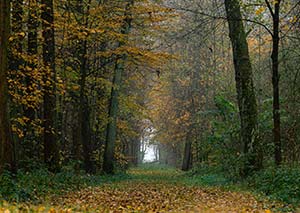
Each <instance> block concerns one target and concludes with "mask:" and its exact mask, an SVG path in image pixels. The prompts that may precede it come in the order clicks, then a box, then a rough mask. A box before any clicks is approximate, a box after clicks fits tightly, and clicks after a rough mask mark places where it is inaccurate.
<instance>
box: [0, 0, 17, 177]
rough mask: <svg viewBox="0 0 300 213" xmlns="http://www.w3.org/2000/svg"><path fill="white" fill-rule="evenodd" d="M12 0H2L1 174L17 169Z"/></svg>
mask: <svg viewBox="0 0 300 213" xmlns="http://www.w3.org/2000/svg"><path fill="white" fill-rule="evenodd" d="M10 12H11V11H10V0H2V1H0V174H1V173H2V172H3V170H4V169H9V170H11V171H13V172H15V170H16V164H15V159H14V155H13V140H12V135H11V127H10V118H9V109H8V83H7V76H8V43H9V42H8V39H9V35H10Z"/></svg>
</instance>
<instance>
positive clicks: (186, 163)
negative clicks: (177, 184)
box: [182, 135, 192, 171]
mask: <svg viewBox="0 0 300 213" xmlns="http://www.w3.org/2000/svg"><path fill="white" fill-rule="evenodd" d="M191 153H192V140H191V137H190V135H188V136H187V139H186V142H185V146H184V155H183V162H182V170H183V171H188V170H189V169H190V165H191Z"/></svg>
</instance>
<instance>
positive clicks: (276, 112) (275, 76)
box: [271, 0, 282, 165]
mask: <svg viewBox="0 0 300 213" xmlns="http://www.w3.org/2000/svg"><path fill="white" fill-rule="evenodd" d="M280 3H281V0H278V1H276V2H275V11H274V14H273V51H272V56H271V58H272V84H273V122H274V128H273V137H274V147H275V163H276V165H280V164H281V161H282V156H281V155H282V154H281V132H280V100H279V23H280V17H279V14H280Z"/></svg>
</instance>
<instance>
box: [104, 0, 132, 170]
mask: <svg viewBox="0 0 300 213" xmlns="http://www.w3.org/2000/svg"><path fill="white" fill-rule="evenodd" d="M132 5H133V0H129V1H128V3H127V8H126V13H127V14H125V15H126V18H125V20H124V25H123V27H122V29H121V33H122V34H125V35H126V34H129V32H130V29H131V17H130V14H128V13H130V11H129V10H130V7H131V6H132ZM123 45H124V42H120V43H119V46H123ZM125 60H126V55H125V54H123V55H120V56H119V57H117V59H116V64H115V70H114V76H113V87H112V89H111V97H110V104H109V122H108V125H107V130H106V141H105V150H104V160H103V171H104V172H106V173H108V174H113V173H114V152H115V143H116V135H117V117H118V103H119V101H118V98H119V92H120V87H121V84H122V73H123V72H124V61H125Z"/></svg>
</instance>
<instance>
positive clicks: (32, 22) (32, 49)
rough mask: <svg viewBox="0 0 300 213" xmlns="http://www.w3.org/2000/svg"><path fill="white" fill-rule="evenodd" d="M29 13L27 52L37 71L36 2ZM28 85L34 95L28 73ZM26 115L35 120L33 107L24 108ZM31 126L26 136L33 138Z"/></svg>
mask: <svg viewBox="0 0 300 213" xmlns="http://www.w3.org/2000/svg"><path fill="white" fill-rule="evenodd" d="M28 6H29V11H28V21H27V27H28V42H27V52H28V55H29V56H30V61H29V67H30V68H31V69H32V70H33V69H36V64H35V62H34V61H33V59H36V57H37V48H38V41H37V30H38V29H37V28H38V20H37V7H38V5H37V2H36V0H29V5H28ZM25 83H26V90H27V93H28V95H30V94H32V92H33V91H32V87H31V84H32V73H28V74H27V75H26V78H25ZM29 105H32V103H30V102H29ZM24 115H25V116H26V117H27V118H29V120H30V122H31V121H32V120H34V116H35V110H34V108H33V107H32V106H25V107H24ZM30 128H31V127H30V125H29V124H28V125H27V131H26V136H29V137H30V136H32V135H31V134H30V132H32V131H30V130H28V129H30ZM31 139H32V138H28V140H31Z"/></svg>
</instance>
